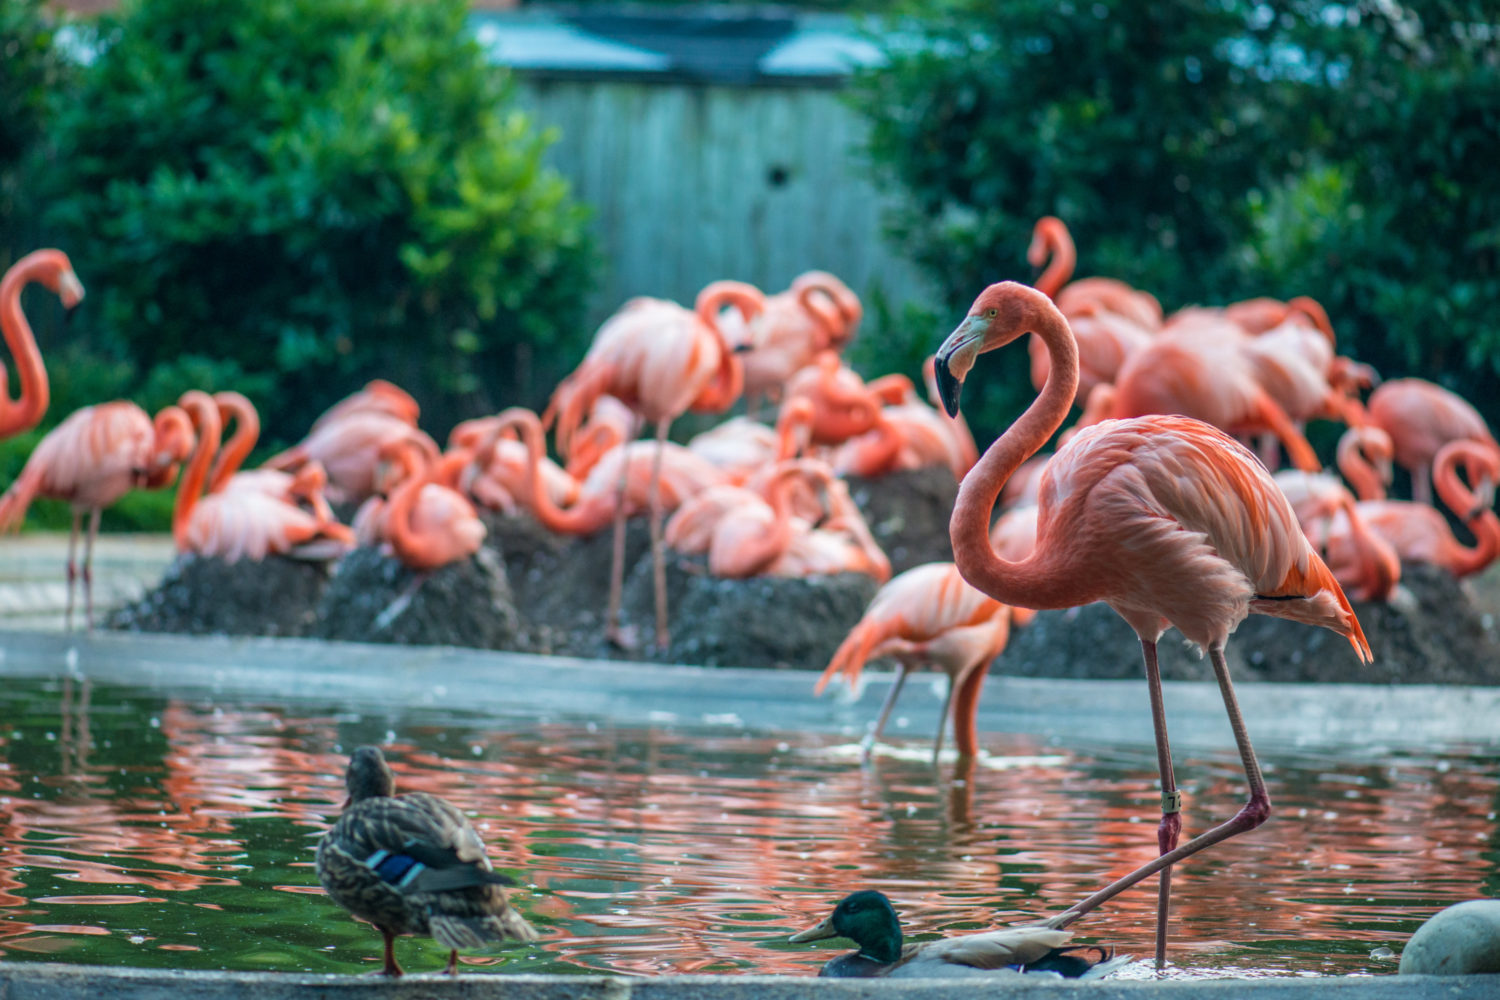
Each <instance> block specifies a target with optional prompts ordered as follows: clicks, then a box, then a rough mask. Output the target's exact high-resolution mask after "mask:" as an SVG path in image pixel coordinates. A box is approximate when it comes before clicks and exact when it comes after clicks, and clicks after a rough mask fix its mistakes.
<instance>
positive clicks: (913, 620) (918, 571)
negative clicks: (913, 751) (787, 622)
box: [813, 562, 1010, 764]
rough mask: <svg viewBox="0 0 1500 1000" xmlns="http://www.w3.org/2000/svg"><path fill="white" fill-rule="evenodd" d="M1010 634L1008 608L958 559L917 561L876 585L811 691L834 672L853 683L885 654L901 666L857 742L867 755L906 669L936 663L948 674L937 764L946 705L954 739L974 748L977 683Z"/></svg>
mask: <svg viewBox="0 0 1500 1000" xmlns="http://www.w3.org/2000/svg"><path fill="white" fill-rule="evenodd" d="M1009 638H1010V608H1009V607H1007V606H1006V605H1004V604H1001V603H1000V602H999V601H996V600H994V599H993V598H991V597H988V596H986V595H984V594H982V593H980V592H979V591H977V590H975V589H974V588H973V587H971V586H969V584H968V583H967V582H965V580H964V578H963V577H962V576H960V575H959V572H958V567H957V566H955V565H953V563H943V562H939V563H925V564H923V565H921V566H914V567H912V568H911V569H909V570H907V571H906V572H904V573H902V574H900V575H899V576H897V577H895V578H894V579H892V580H891V581H890V582H889V583H887V584H885V585H884V586H882V587H881V588H880V590H879V591H877V592H876V594H875V597H874V598H873V599H872V600H871V601H870V606H869V607H867V608H866V609H865V613H864V615H863V616H862V617H861V618H860V620H859V623H858V624H857V625H855V626H854V628H853V629H852V630H851V631H850V632H849V635H848V636H847V637H845V639H844V641H843V642H842V643H840V644H839V648H838V650H837V651H835V652H834V654H833V659H832V660H830V661H829V663H828V667H827V668H826V669H825V670H824V671H823V676H821V677H820V678H818V683H817V685H816V686H815V687H814V688H813V693H814V694H822V692H823V688H824V687H826V686H827V684H828V682H829V681H830V680H831V679H832V678H833V677H834V676H835V675H838V674H843V675H844V679H845V681H846V683H848V684H849V686H850V687H851V688H852V687H853V686H854V685H855V684H856V683H857V682H858V680H859V675H860V672H861V671H862V670H863V669H864V665H865V664H866V663H867V662H868V661H870V660H872V659H878V658H879V657H882V656H889V657H892V658H894V659H895V660H896V663H897V667H898V671H899V672H898V673H897V674H896V679H895V680H894V681H892V682H891V689H890V691H889V692H888V693H887V694H886V697H885V701H884V702H883V703H882V704H881V706H880V715H879V716H878V717H877V718H876V720H875V724H874V726H873V727H872V728H871V730H870V732H869V733H868V735H866V736H865V738H864V741H863V743H862V744H861V756H862V757H863V758H864V759H865V760H868V759H869V757H870V754H871V752H872V751H873V749H874V747H875V743H876V741H877V740H879V739H880V734H881V732H882V731H884V729H885V723H886V719H887V718H889V717H890V714H891V709H892V708H894V707H895V704H896V698H897V697H898V696H899V695H900V693H901V687H902V685H903V684H905V683H906V675H907V674H908V673H909V672H910V671H911V670H913V669H917V668H919V667H923V666H934V667H936V668H938V669H939V670H942V671H943V672H944V673H945V674H947V675H948V691H947V694H946V695H945V696H944V698H943V710H942V712H941V713H940V714H939V716H938V727H937V734H936V736H934V737H933V742H932V762H933V763H934V764H936V763H937V761H938V756H939V755H940V754H941V752H942V748H943V730H944V729H945V728H946V727H947V725H948V716H949V710H950V708H951V710H952V716H953V741H954V743H956V744H957V745H958V752H959V753H960V754H961V755H963V756H966V757H972V756H974V754H976V753H978V751H979V740H978V735H977V726H976V723H975V716H976V715H977V713H978V711H979V690H980V688H981V686H982V685H983V684H984V678H985V675H986V674H988V673H989V669H990V662H991V661H992V660H994V658H995V657H997V656H999V655H1000V653H1001V652H1002V651H1003V650H1004V649H1005V644H1006V642H1007V641H1008V640H1009Z"/></svg>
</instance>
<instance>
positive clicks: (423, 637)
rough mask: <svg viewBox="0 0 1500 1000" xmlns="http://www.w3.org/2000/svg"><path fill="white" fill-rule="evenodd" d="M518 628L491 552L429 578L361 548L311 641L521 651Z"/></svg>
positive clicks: (331, 593)
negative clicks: (517, 636) (326, 640)
mask: <svg viewBox="0 0 1500 1000" xmlns="http://www.w3.org/2000/svg"><path fill="white" fill-rule="evenodd" d="M518 623H519V622H518V617H517V615H516V609H515V606H514V604H513V602H512V600H511V593H510V584H509V583H508V582H507V580H506V577H505V566H504V565H503V564H502V563H501V561H500V559H499V558H498V557H497V556H496V555H495V553H494V552H492V551H490V550H489V549H485V548H481V549H480V550H479V552H477V553H476V554H475V555H474V556H472V557H470V558H468V559H465V560H462V561H461V562H456V563H452V564H450V565H448V566H444V567H442V568H441V569H437V570H433V571H432V572H430V573H425V574H423V573H418V572H416V571H414V570H411V569H408V568H407V567H406V566H404V565H403V564H402V563H401V562H400V561H399V560H397V559H395V558H393V557H391V556H387V555H383V554H382V553H381V552H380V551H379V550H378V549H373V548H361V549H355V550H354V551H353V552H351V553H349V554H348V555H346V556H345V557H344V558H343V559H341V560H340V561H339V564H338V568H337V571H336V572H335V573H334V576H333V579H332V580H331V581H329V584H328V588H327V589H326V590H325V591H324V592H323V598H322V600H321V601H319V602H318V605H317V622H316V624H315V625H314V626H313V628H312V630H311V632H310V633H309V634H310V635H313V636H315V637H317V638H320V639H345V640H353V641H358V642H393V643H404V644H407V645H441V646H473V647H476V648H479V649H513V648H515V640H516V632H517V626H518Z"/></svg>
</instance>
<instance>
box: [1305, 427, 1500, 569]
mask: <svg viewBox="0 0 1500 1000" xmlns="http://www.w3.org/2000/svg"><path fill="white" fill-rule="evenodd" d="M1460 464H1462V465H1463V466H1464V467H1465V470H1466V472H1467V474H1468V476H1469V479H1470V481H1471V482H1475V483H1477V484H1479V485H1478V489H1477V492H1478V493H1479V494H1480V496H1479V497H1476V496H1475V492H1474V491H1471V490H1469V489H1468V488H1466V487H1465V486H1464V484H1463V483H1462V482H1461V481H1460V480H1459V478H1458V466H1459V465H1460ZM1433 470H1434V471H1433V481H1434V483H1435V484H1436V487H1437V492H1438V496H1439V497H1440V498H1441V499H1442V501H1443V503H1444V504H1445V505H1447V507H1448V509H1449V510H1451V511H1453V513H1454V514H1456V515H1457V516H1458V517H1459V519H1460V520H1462V521H1463V522H1464V525H1465V526H1466V527H1467V528H1468V529H1469V530H1470V531H1471V532H1472V533H1473V535H1474V538H1475V544H1474V545H1473V546H1472V547H1470V546H1467V545H1464V544H1463V543H1461V542H1460V541H1459V540H1458V539H1457V538H1455V537H1454V535H1453V530H1452V529H1451V528H1449V527H1448V521H1447V519H1446V518H1445V517H1443V515H1442V513H1441V512H1439V511H1438V510H1437V508H1435V507H1430V506H1428V505H1427V504H1425V503H1417V502H1415V501H1406V500H1362V501H1360V502H1359V503H1358V504H1356V505H1355V510H1356V511H1357V512H1358V515H1359V517H1360V518H1362V519H1363V520H1364V521H1365V522H1367V523H1368V524H1369V526H1370V529H1371V530H1372V531H1373V532H1375V533H1376V534H1377V535H1379V536H1380V537H1381V538H1383V539H1384V540H1385V541H1386V542H1388V543H1389V544H1390V545H1391V546H1392V547H1393V548H1394V549H1395V550H1396V553H1397V554H1398V555H1399V556H1400V557H1401V558H1402V559H1404V560H1406V561H1407V562H1422V563H1431V564H1432V565H1434V566H1441V567H1443V568H1444V569H1446V570H1448V572H1450V573H1452V574H1453V575H1454V576H1458V577H1463V576H1470V575H1472V574H1474V573H1478V572H1479V571H1480V570H1482V569H1484V568H1485V567H1486V566H1488V565H1489V564H1490V563H1492V562H1494V561H1495V557H1496V556H1497V555H1500V519H1497V518H1496V517H1495V513H1494V511H1492V510H1491V509H1490V506H1489V505H1490V502H1491V501H1492V500H1493V496H1494V488H1495V482H1496V480H1497V479H1500V453H1496V452H1495V451H1494V450H1493V449H1490V448H1488V447H1486V446H1485V445H1484V444H1482V443H1480V442H1478V441H1469V440H1458V441H1450V442H1448V443H1447V444H1446V445H1444V446H1443V449H1442V450H1441V451H1439V452H1438V457H1437V459H1436V461H1435V462H1434V463H1433ZM1349 533H1350V529H1349V525H1348V523H1347V522H1340V521H1335V523H1334V524H1333V526H1332V527H1331V528H1330V537H1329V542H1328V548H1329V562H1330V564H1332V563H1334V562H1335V561H1336V560H1338V559H1339V558H1340V557H1341V556H1342V553H1343V551H1344V550H1345V549H1347V548H1348V546H1349V545H1350V544H1351V543H1350V541H1349V538H1348V535H1349Z"/></svg>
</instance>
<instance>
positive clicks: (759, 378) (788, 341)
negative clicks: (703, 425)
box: [725, 271, 864, 402]
mask: <svg viewBox="0 0 1500 1000" xmlns="http://www.w3.org/2000/svg"><path fill="white" fill-rule="evenodd" d="M863 315H864V307H863V306H861V305H860V301H859V296H857V295H855V294H854V292H853V291H851V290H850V288H849V286H848V285H846V284H844V283H843V282H842V281H840V280H839V279H838V278H836V277H835V276H834V275H832V274H829V273H828V272H827V271H807V272H805V273H803V274H801V275H798V276H797V278H796V279H795V280H793V281H792V286H791V288H789V289H787V290H786V291H784V292H778V293H776V294H775V295H770V296H767V298H766V309H765V312H763V313H762V314H761V316H760V318H759V319H758V320H756V321H755V322H754V323H738V324H736V323H735V322H734V320H733V317H732V316H731V317H730V318H729V319H728V322H729V323H731V325H732V326H738V329H732V328H731V329H726V330H725V334H726V336H728V337H729V339H730V341H731V342H733V343H735V344H736V345H743V346H744V347H746V348H747V349H749V353H748V354H746V355H745V357H744V366H745V396H746V397H747V398H748V399H750V400H752V401H756V400H760V399H769V400H771V401H773V402H776V401H778V400H780V398H781V390H782V387H783V386H785V385H786V381H787V379H789V378H791V376H792V374H793V373H794V372H796V371H798V370H800V369H801V368H803V367H805V366H806V365H807V364H808V363H810V362H811V361H812V359H813V357H814V355H816V354H817V353H818V352H819V351H827V350H832V351H842V350H843V349H844V347H845V346H846V345H847V344H848V343H849V341H850V340H852V339H853V338H854V332H855V330H857V329H858V327H859V321H860V319H861V317H862V316H863Z"/></svg>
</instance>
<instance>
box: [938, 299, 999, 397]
mask: <svg viewBox="0 0 1500 1000" xmlns="http://www.w3.org/2000/svg"><path fill="white" fill-rule="evenodd" d="M988 327H989V324H988V323H987V322H986V321H985V319H984V317H982V316H969V317H966V318H965V319H964V321H963V322H962V323H960V324H959V325H958V329H956V330H954V331H953V332H952V333H950V334H948V339H947V340H944V341H943V346H941V347H939V348H938V351H937V357H936V359H935V360H934V362H933V374H934V375H935V377H936V378H937V388H938V398H939V399H941V400H942V402H943V409H945V410H947V411H948V416H950V417H956V416H958V397H959V394H960V393H961V392H963V387H964V377H965V376H966V375H968V374H969V369H971V368H973V367H974V359H975V358H976V357H977V356H978V355H979V347H980V345H981V344H982V343H983V342H984V334H985V331H986V330H987V329H988Z"/></svg>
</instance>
